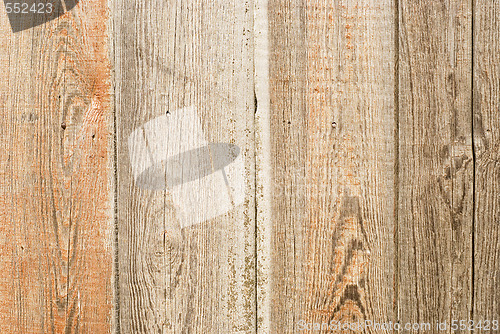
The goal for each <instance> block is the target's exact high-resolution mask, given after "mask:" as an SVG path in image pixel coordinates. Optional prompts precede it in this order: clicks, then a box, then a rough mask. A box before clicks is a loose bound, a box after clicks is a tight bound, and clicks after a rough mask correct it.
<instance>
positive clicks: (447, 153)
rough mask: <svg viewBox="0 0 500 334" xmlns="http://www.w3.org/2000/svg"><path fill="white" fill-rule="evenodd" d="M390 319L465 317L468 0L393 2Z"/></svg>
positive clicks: (469, 206) (469, 199) (468, 281)
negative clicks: (394, 178) (395, 161)
mask: <svg viewBox="0 0 500 334" xmlns="http://www.w3.org/2000/svg"><path fill="white" fill-rule="evenodd" d="M399 4H400V5H399V142H400V144H399V205H398V207H399V219H398V221H399V236H398V238H399V240H398V242H399V249H398V252H399V256H400V264H399V269H400V270H399V291H398V296H399V298H398V302H399V320H400V321H401V322H402V323H406V322H411V323H417V322H418V323H423V322H425V323H427V322H430V323H431V324H432V325H433V326H435V324H436V322H437V321H447V322H448V323H450V321H451V320H452V319H464V320H467V319H468V318H469V310H470V308H471V287H472V277H471V264H472V262H471V261H472V253H471V251H472V248H471V242H472V239H471V232H472V214H473V196H472V192H473V187H472V185H473V159H472V133H471V126H472V125H471V110H470V109H471V65H472V64H471V60H472V59H471V50H472V43H471V35H472V34H471V33H472V30H471V29H472V27H471V22H472V20H471V2H470V1H440V2H436V1H409V0H401V1H400V2H399Z"/></svg>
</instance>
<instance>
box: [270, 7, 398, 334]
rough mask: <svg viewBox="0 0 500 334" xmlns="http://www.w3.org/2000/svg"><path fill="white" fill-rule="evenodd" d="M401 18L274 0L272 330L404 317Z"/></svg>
mask: <svg viewBox="0 0 500 334" xmlns="http://www.w3.org/2000/svg"><path fill="white" fill-rule="evenodd" d="M394 19H395V18H394V13H393V9H392V2H391V1H382V2H381V1H368V0H366V1H335V2H331V1H322V0H310V1H292V2H290V1H281V0H272V1H270V2H269V27H270V28H269V29H270V30H269V40H270V51H269V55H270V94H271V97H270V99H271V143H272V153H271V156H272V168H273V170H272V180H273V183H272V191H273V193H272V200H273V203H272V220H273V228H272V230H271V232H270V233H269V234H268V235H266V236H265V237H266V238H270V239H271V242H270V244H271V245H272V249H271V252H270V253H271V254H270V258H271V262H272V265H271V266H270V267H271V268H272V269H271V270H272V274H271V277H270V280H271V281H272V282H271V284H270V286H271V292H269V295H270V297H269V298H270V300H271V305H272V306H271V310H272V311H271V312H272V314H271V320H270V325H269V327H270V328H271V330H270V332H294V331H297V330H299V331H301V330H302V329H304V326H303V325H301V322H300V321H304V322H305V323H319V324H322V323H330V322H331V321H336V322H339V323H351V322H357V321H358V320H359V321H364V320H372V321H390V320H393V319H395V314H394V312H393V300H394V298H395V296H394V294H393V289H394V277H393V275H394V269H395V268H394V261H395V254H394V252H393V249H394V239H393V235H394V227H395V222H394V212H395V211H394V210H395V201H394V197H395V188H394V178H395V173H394V168H395V162H396V160H395V150H394V148H395V142H394V128H395V124H394V83H395V82H394V59H395V50H394ZM302 324H303V323H302ZM323 332H325V331H323Z"/></svg>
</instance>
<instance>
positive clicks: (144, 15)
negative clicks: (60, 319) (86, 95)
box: [113, 0, 256, 333]
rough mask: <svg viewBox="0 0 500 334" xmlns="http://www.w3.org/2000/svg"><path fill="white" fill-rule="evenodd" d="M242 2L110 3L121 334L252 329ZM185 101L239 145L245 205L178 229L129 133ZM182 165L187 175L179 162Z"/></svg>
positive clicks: (249, 90)
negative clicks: (134, 158)
mask: <svg viewBox="0 0 500 334" xmlns="http://www.w3.org/2000/svg"><path fill="white" fill-rule="evenodd" d="M252 9H253V8H252V3H251V2H250V1H234V2H233V1H230V2H228V1H224V0H220V1H210V2H206V1H196V0H190V1H167V2H165V1H147V2H142V1H138V2H135V1H127V2H115V3H114V7H113V12H114V26H115V42H114V44H115V51H114V55H115V56H114V59H115V71H116V76H115V82H116V110H117V111H116V115H117V157H118V159H117V161H118V164H117V166H118V174H117V178H118V193H117V203H118V207H117V223H118V264H119V268H118V274H119V300H120V307H119V321H120V330H121V332H123V333H232V332H241V333H252V332H253V331H254V328H255V308H256V305H255V209H254V208H255V205H254V195H253V194H254V192H255V190H254V176H253V175H254V166H255V161H254V148H253V137H254V131H253V122H254V121H253V119H254V109H255V106H254V100H255V97H254V90H253V89H254V85H253V25H252V20H253V10H252ZM191 106H193V107H194V108H195V109H196V110H197V111H198V116H199V117H200V122H201V125H202V127H203V131H204V133H205V135H206V140H207V141H209V142H219V143H231V144H235V145H237V146H238V147H240V149H241V154H242V156H243V159H244V167H245V168H244V170H243V171H242V172H243V174H244V175H243V176H244V178H245V184H244V187H245V202H244V204H243V205H240V206H237V207H236V208H234V209H233V210H231V211H230V212H228V213H227V214H226V215H223V216H220V217H217V218H214V219H210V220H207V221H206V222H204V223H201V224H197V225H193V226H188V227H183V228H181V226H180V224H181V222H180V221H179V216H180V214H179V208H178V206H177V205H178V204H179V203H177V204H176V203H174V198H173V196H172V193H171V192H170V191H169V190H165V191H153V190H144V189H140V188H139V187H138V186H137V184H135V182H134V179H133V176H132V174H131V165H130V161H129V154H130V150H131V149H132V150H133V149H134V147H133V145H130V143H128V137H129V135H130V134H131V133H132V131H134V130H135V129H137V128H139V127H141V126H142V125H143V124H144V123H146V122H148V121H150V120H152V119H155V118H157V117H159V116H162V115H166V116H167V118H168V117H177V116H176V115H177V113H179V109H181V108H188V107H191ZM185 126H186V129H184V128H183V129H181V130H180V131H184V134H183V136H184V139H185V141H189V140H190V139H191V138H193V137H196V136H197V135H198V134H197V133H196V131H198V130H199V129H194V128H190V126H193V127H194V125H193V123H192V122H191V120H190V121H189V122H188V123H187V124H185ZM145 136H146V137H148V136H149V139H151V138H153V137H152V136H154V135H151V134H150V133H145ZM157 136H158V137H157V138H155V140H161V138H162V137H165V138H166V137H168V136H171V137H172V136H174V135H173V134H170V133H159V134H157ZM181 137H182V136H181ZM149 139H148V140H149ZM184 144H185V143H184V142H183V141H178V142H176V141H170V142H169V144H168V145H169V146H179V147H183V145H184ZM149 145H152V144H151V143H149ZM175 148H176V147H169V148H168V149H170V150H171V149H175ZM180 168H186V170H185V172H186V173H187V172H188V170H187V169H188V168H189V167H184V166H181V167H180ZM205 191H206V189H203V188H200V190H199V192H200V193H201V196H204V195H208V193H205ZM195 196H196V195H195ZM180 204H182V203H180ZM200 211H201V209H200ZM195 213H196V212H193V214H195ZM198 213H199V214H203V212H198Z"/></svg>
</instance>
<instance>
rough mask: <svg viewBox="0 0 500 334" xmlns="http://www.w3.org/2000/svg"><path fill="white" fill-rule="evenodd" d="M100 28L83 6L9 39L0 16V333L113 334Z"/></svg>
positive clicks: (91, 6) (106, 73)
mask: <svg viewBox="0 0 500 334" xmlns="http://www.w3.org/2000/svg"><path fill="white" fill-rule="evenodd" d="M2 7H3V5H2ZM2 10H3V8H2ZM107 17H108V10H107V3H106V1H100V0H90V1H84V2H83V3H82V4H80V5H79V6H78V7H77V8H75V9H74V10H73V11H71V12H67V13H66V14H64V15H62V16H61V17H59V18H58V19H56V20H54V21H50V22H48V23H46V24H44V25H40V26H37V27H35V28H33V29H29V30H24V31H22V32H19V33H15V34H14V33H13V32H12V30H11V27H10V25H9V21H8V19H7V16H6V15H4V14H3V13H2V15H0V44H1V47H0V64H1V65H0V66H1V71H0V114H1V115H0V124H1V125H0V127H1V136H0V146H1V148H2V149H1V150H0V173H1V177H0V203H1V205H0V222H1V224H0V272H1V276H0V319H1V321H0V332H1V333H109V332H111V329H112V326H113V324H112V323H113V308H112V307H113V281H112V277H113V275H112V268H113V266H112V264H113V241H114V237H113V231H114V227H113V154H112V152H113V146H112V143H113V136H114V134H113V117H112V104H111V99H110V91H111V80H110V79H111V75H110V63H109V56H108V34H109V30H108V28H107V24H106V23H107V20H106V18H107Z"/></svg>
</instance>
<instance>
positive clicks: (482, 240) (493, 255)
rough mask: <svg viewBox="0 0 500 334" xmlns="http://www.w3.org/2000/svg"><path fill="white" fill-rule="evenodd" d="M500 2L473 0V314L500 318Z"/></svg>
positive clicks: (483, 317)
mask: <svg viewBox="0 0 500 334" xmlns="http://www.w3.org/2000/svg"><path fill="white" fill-rule="evenodd" d="M499 32H500V3H499V2H498V1H483V0H476V1H475V2H474V154H475V157H476V164H475V167H476V168H475V192H474V194H475V216H474V218H475V220H474V296H473V302H474V304H473V311H474V313H473V318H474V320H476V321H479V320H490V321H491V320H499V321H500V318H499V317H500V304H499V302H498V301H499V300H500V290H499V287H500V274H499V270H500V227H499V226H500V162H499V161H500V160H499V158H500V154H499V152H500V111H499V108H500V67H499V63H498V59H499V58H498V57H500V35H499Z"/></svg>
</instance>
